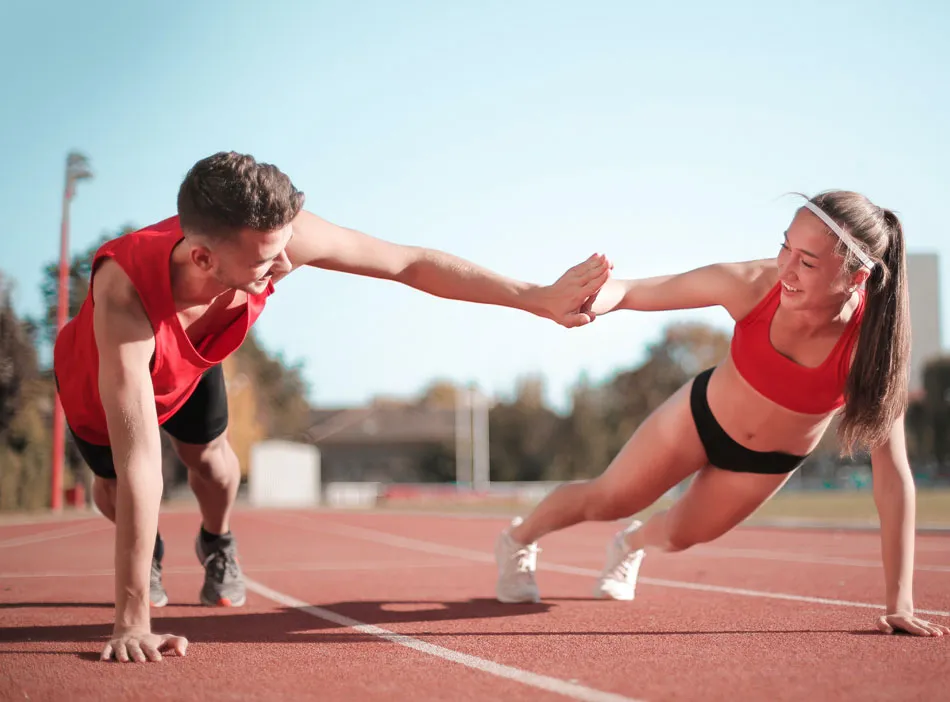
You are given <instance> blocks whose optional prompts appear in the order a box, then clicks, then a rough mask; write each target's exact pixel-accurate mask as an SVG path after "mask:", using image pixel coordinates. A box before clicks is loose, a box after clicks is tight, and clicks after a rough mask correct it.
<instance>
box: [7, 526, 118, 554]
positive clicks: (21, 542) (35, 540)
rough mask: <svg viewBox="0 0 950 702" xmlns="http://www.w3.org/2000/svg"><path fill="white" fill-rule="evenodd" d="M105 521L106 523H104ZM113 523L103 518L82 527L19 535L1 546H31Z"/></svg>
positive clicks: (106, 527) (92, 530)
mask: <svg viewBox="0 0 950 702" xmlns="http://www.w3.org/2000/svg"><path fill="white" fill-rule="evenodd" d="M103 522H104V523H103ZM111 528H112V523H111V522H107V521H105V519H103V520H102V521H101V522H100V521H97V522H95V523H92V524H86V525H84V526H81V527H69V528H67V529H57V530H55V531H46V532H43V533H40V534H30V535H29V536H18V537H16V538H13V539H7V540H6V541H0V548H13V547H14V546H29V545H30V544H40V543H43V542H44V541H54V540H56V539H65V538H68V537H70V536H81V535H83V534H91V533H92V532H94V531H105V530H106V529H111Z"/></svg>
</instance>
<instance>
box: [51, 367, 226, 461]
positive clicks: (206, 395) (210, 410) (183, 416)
mask: <svg viewBox="0 0 950 702" xmlns="http://www.w3.org/2000/svg"><path fill="white" fill-rule="evenodd" d="M227 428H228V393H227V388H226V387H225V383H224V371H223V370H222V368H221V365H220V364H218V365H216V366H212V367H211V368H209V369H208V370H206V371H205V372H204V374H202V376H201V380H199V381H198V385H197V386H196V387H195V389H194V392H192V393H191V396H190V397H189V398H188V399H187V400H186V401H185V404H183V405H182V406H181V407H179V408H178V411H177V412H175V414H173V415H172V416H171V417H169V418H168V419H167V420H165V423H164V424H162V429H164V430H165V431H166V432H167V433H168V434H169V435H170V436H172V437H174V438H175V439H177V440H178V441H181V442H182V443H185V444H208V443H211V442H212V441H213V440H214V439H216V438H218V437H219V436H220V435H221V434H223V433H224V430H225V429H227ZM69 432H70V434H72V437H73V440H74V441H75V442H76V447H77V448H78V449H79V453H80V455H81V456H82V457H83V460H84V461H85V462H86V464H87V465H88V466H89V468H90V469H92V472H93V473H95V474H96V475H98V476H99V477H100V478H106V479H108V480H115V478H116V474H115V464H114V463H113V461H112V449H111V448H110V447H109V446H99V445H96V444H90V443H89V442H88V441H84V440H83V439H80V438H79V437H78V436H76V434H75V433H74V432H73V430H72V428H71V427H70V430H69Z"/></svg>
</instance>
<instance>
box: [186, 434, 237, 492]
mask: <svg viewBox="0 0 950 702" xmlns="http://www.w3.org/2000/svg"><path fill="white" fill-rule="evenodd" d="M175 451H176V452H177V453H178V457H179V458H180V459H181V462H182V463H184V464H185V467H186V468H188V470H189V472H191V473H193V474H195V475H197V476H199V477H201V478H203V479H205V480H211V481H214V482H222V483H224V482H228V481H229V480H231V479H232V478H233V477H234V476H235V475H237V474H238V472H239V470H238V466H237V460H236V459H235V457H234V451H233V450H232V449H231V445H230V443H229V442H228V439H227V434H222V435H221V436H219V437H217V438H216V439H213V440H212V441H210V442H208V443H207V444H183V443H181V442H175Z"/></svg>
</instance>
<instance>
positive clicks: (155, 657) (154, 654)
mask: <svg viewBox="0 0 950 702" xmlns="http://www.w3.org/2000/svg"><path fill="white" fill-rule="evenodd" d="M142 651H144V652H145V655H146V657H147V658H148V659H149V660H150V661H152V662H153V663H158V662H159V661H160V660H162V654H161V653H160V652H159V650H158V649H157V648H156V647H155V646H152V644H149V643H145V642H144V641H143V642H142Z"/></svg>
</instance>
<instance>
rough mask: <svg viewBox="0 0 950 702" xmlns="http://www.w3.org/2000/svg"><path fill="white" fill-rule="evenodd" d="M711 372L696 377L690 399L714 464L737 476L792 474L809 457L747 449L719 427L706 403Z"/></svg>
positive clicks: (700, 436) (701, 434)
mask: <svg viewBox="0 0 950 702" xmlns="http://www.w3.org/2000/svg"><path fill="white" fill-rule="evenodd" d="M712 372H713V369H712V368H710V369H708V370H705V371H703V372H702V373H700V374H699V375H697V376H696V378H695V379H694V380H693V387H692V390H691V391H690V396H689V404H690V409H692V411H693V421H694V422H696V430H697V431H698V432H699V438H700V440H701V441H702V442H703V446H704V447H705V449H706V456H707V457H708V458H709V462H710V463H711V464H712V465H714V466H716V468H721V469H723V470H730V471H733V472H736V473H766V474H770V475H781V474H784V473H791V472H792V471H793V470H795V469H796V468H798V467H799V466H800V465H801V464H802V463H804V462H805V459H806V458H808V457H807V456H795V455H793V454H790V453H782V452H780V451H753V450H752V449H747V448H746V447H745V446H742V445H741V444H739V443H738V442H736V441H735V440H734V439H733V438H732V437H731V436H729V435H728V434H727V433H726V432H725V430H724V429H723V428H722V427H721V426H719V422H717V421H716V418H715V417H714V416H713V413H712V411H711V410H710V409H709V403H708V402H707V400H706V388H707V386H708V385H709V377H710V376H711V375H712Z"/></svg>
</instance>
